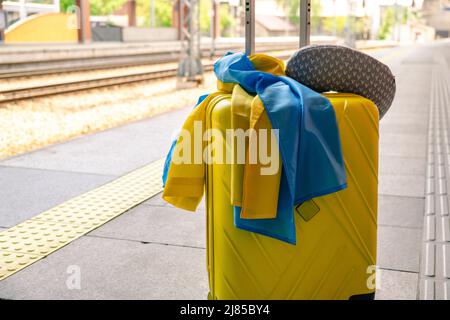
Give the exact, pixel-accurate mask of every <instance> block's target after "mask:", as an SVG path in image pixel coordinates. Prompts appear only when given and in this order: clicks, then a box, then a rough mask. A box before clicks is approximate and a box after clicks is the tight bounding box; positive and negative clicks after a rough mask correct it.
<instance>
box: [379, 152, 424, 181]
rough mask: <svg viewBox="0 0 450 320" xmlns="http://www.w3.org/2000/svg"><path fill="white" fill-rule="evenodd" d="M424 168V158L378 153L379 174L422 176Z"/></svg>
mask: <svg viewBox="0 0 450 320" xmlns="http://www.w3.org/2000/svg"><path fill="white" fill-rule="evenodd" d="M425 168H426V159H425V158H422V157H421V158H412V157H395V156H387V155H380V158H379V170H378V173H379V174H380V175H385V174H390V175H396V174H401V175H417V176H424V175H425Z"/></svg>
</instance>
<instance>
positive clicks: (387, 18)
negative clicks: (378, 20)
mask: <svg viewBox="0 0 450 320" xmlns="http://www.w3.org/2000/svg"><path fill="white" fill-rule="evenodd" d="M394 23H395V11H394V8H391V7H389V8H386V10H385V12H384V16H383V19H382V24H381V26H380V30H379V31H378V39H380V40H386V39H387V38H388V37H389V35H390V34H391V31H392V27H393V26H394Z"/></svg>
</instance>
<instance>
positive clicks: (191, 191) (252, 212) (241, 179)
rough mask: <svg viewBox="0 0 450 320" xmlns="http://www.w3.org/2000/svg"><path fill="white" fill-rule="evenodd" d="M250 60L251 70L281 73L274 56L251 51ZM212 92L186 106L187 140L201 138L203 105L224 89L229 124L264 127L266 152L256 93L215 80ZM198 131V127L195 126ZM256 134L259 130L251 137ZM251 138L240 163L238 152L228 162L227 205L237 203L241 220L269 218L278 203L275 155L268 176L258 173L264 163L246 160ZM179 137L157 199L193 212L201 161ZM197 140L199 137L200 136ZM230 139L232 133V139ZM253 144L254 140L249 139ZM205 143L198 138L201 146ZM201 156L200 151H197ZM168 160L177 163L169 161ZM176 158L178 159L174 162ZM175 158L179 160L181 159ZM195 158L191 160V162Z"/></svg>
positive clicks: (202, 168)
mask: <svg viewBox="0 0 450 320" xmlns="http://www.w3.org/2000/svg"><path fill="white" fill-rule="evenodd" d="M250 60H251V62H252V63H253V65H254V66H255V68H256V69H258V70H261V71H264V72H270V73H273V74H275V75H284V63H283V62H282V61H280V60H278V59H276V58H273V57H270V56H267V55H264V54H256V55H253V56H251V57H250ZM217 89H218V92H216V93H213V94H211V95H209V96H208V97H207V98H206V99H205V100H204V101H203V102H202V103H200V104H199V105H198V106H197V107H196V108H194V109H193V110H192V112H191V113H190V115H189V116H188V118H187V119H186V121H185V123H184V125H183V128H182V129H183V130H184V131H185V132H186V133H188V134H189V136H190V137H194V138H191V140H193V139H195V136H196V135H200V136H201V137H203V135H204V132H205V129H206V125H205V119H206V108H207V106H208V105H209V104H210V103H211V102H212V101H213V100H214V99H215V98H218V97H220V96H223V94H224V93H232V95H231V112H232V117H231V119H232V121H231V122H232V128H233V129H242V130H244V131H246V130H247V129H248V128H253V129H255V130H256V132H258V133H259V130H261V129H266V130H267V132H268V134H267V146H268V152H269V154H270V152H271V139H273V138H274V137H272V136H271V135H270V132H271V131H270V129H272V126H271V124H270V121H269V118H268V116H267V113H266V111H265V109H264V105H263V103H262V101H261V100H260V99H259V97H253V96H251V95H249V94H248V93H247V92H246V91H245V90H244V89H242V88H241V87H240V86H239V85H237V84H231V83H223V82H221V81H217ZM195 121H200V122H201V123H202V124H203V126H202V130H201V132H195V134H194V131H196V129H195V126H194V122H195ZM197 130H198V129H197ZM257 136H258V137H259V134H258V135H257ZM253 138H254V137H252V136H250V139H249V138H248V136H247V137H246V138H245V139H246V141H245V146H246V147H247V148H246V149H247V151H246V152H245V154H244V156H245V165H244V164H239V163H238V162H237V160H238V159H237V156H238V153H237V152H234V154H233V157H234V164H232V168H231V169H232V170H231V175H232V176H231V204H232V205H235V206H240V207H242V210H241V218H246V219H269V218H275V217H276V212H277V203H278V190H279V185H280V177H281V159H279V167H278V171H277V173H276V174H274V175H261V174H260V173H261V168H264V167H266V166H267V165H263V164H261V163H259V161H258V163H256V164H249V163H248V146H249V142H252V141H253V140H252V139H253ZM184 139H187V138H185V137H184V136H183V135H181V136H180V138H179V139H178V141H177V144H176V146H175V149H174V152H173V155H172V163H171V165H170V168H169V172H168V176H167V181H166V184H165V187H164V191H163V199H164V200H165V201H167V202H169V203H171V204H172V205H174V206H176V207H179V208H182V209H185V210H189V211H195V209H196V208H197V206H198V204H199V203H200V201H201V199H202V197H203V192H204V182H205V166H204V162H203V159H202V161H201V162H200V163H199V161H198V160H199V159H194V154H195V152H194V151H195V150H194V148H195V146H196V144H195V143H194V141H190V142H191V143H190V154H183V153H182V152H181V151H182V150H183V149H184V148H185V147H186V146H185V143H186V142H187V141H184ZM202 140H203V139H202ZM233 141H234V142H237V141H236V136H234V137H233ZM253 143H254V142H253ZM205 145H206V143H205V142H203V141H202V144H201V146H202V150H204V148H205ZM201 154H202V155H203V152H202V153H201ZM174 159H175V160H176V161H177V162H175V161H174ZM177 159H178V160H177ZM181 160H184V162H182V161H181ZM195 160H197V162H195Z"/></svg>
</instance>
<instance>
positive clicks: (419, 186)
mask: <svg viewBox="0 0 450 320" xmlns="http://www.w3.org/2000/svg"><path fill="white" fill-rule="evenodd" d="M378 193H379V194H380V195H392V196H403V197H416V198H422V197H424V194H425V177H424V176H418V175H404V174H380V175H379V177H378Z"/></svg>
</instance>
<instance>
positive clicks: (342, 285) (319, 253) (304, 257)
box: [206, 93, 378, 299]
mask: <svg viewBox="0 0 450 320" xmlns="http://www.w3.org/2000/svg"><path fill="white" fill-rule="evenodd" d="M230 96H231V95H230V94H225V93H224V94H223V95H220V96H218V97H216V98H215V99H214V100H212V101H211V103H210V104H209V106H208V108H207V119H206V126H207V128H215V129H219V130H220V131H222V132H223V133H225V130H226V129H227V128H230V126H231V112H230ZM326 96H327V97H328V98H329V99H330V101H331V103H332V105H333V107H334V109H335V113H336V119H337V122H338V126H339V132H340V138H341V144H342V151H343V155H344V161H345V169H346V172H347V183H348V187H347V188H346V189H345V190H342V191H339V192H336V193H333V194H330V195H326V196H323V197H317V198H314V199H313V200H312V201H308V202H305V203H304V204H302V205H300V206H297V207H296V214H295V216H296V218H295V220H296V221H295V223H296V229H297V244H296V245H291V244H287V243H285V242H282V241H279V240H276V239H273V238H270V237H266V236H262V235H259V234H255V233H252V232H248V231H244V230H240V229H237V228H236V227H235V226H234V223H233V207H232V206H231V204H230V192H229V190H230V177H231V165H229V164H209V165H208V166H207V174H206V179H207V183H206V186H207V190H206V206H207V260H208V261H207V265H208V274H209V287H210V293H209V298H210V299H349V298H357V297H367V296H372V295H373V293H374V291H375V264H376V262H375V260H376V235H377V196H378V183H377V173H378V110H377V108H376V106H375V105H374V104H373V103H372V102H371V101H369V100H367V99H365V98H363V97H360V96H357V95H352V94H341V93H335V94H326ZM229 148H230V146H228V145H226V146H225V149H226V152H230V150H229Z"/></svg>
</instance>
